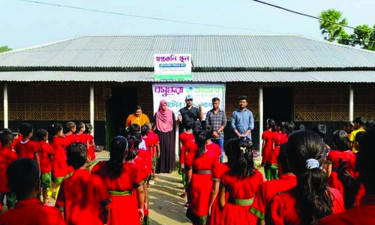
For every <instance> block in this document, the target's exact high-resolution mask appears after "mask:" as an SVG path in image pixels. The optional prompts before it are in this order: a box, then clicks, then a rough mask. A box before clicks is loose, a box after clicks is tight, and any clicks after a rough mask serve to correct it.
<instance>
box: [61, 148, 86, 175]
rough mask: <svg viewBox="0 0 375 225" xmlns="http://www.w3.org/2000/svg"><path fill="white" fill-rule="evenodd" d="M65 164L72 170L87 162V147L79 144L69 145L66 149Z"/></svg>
mask: <svg viewBox="0 0 375 225" xmlns="http://www.w3.org/2000/svg"><path fill="white" fill-rule="evenodd" d="M66 156H67V158H68V159H67V160H66V162H67V164H68V165H70V166H72V167H73V168H74V169H79V168H80V167H82V166H83V165H85V163H86V162H87V147H86V145H85V144H82V143H80V142H77V143H73V144H70V145H69V146H68V147H66Z"/></svg>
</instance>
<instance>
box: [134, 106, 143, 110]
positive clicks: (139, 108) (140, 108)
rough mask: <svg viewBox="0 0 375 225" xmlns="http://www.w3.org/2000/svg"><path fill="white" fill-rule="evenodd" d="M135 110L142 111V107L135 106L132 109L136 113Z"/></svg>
mask: <svg viewBox="0 0 375 225" xmlns="http://www.w3.org/2000/svg"><path fill="white" fill-rule="evenodd" d="M137 110H142V106H141V105H137V106H136V107H135V109H134V112H136V111H137Z"/></svg>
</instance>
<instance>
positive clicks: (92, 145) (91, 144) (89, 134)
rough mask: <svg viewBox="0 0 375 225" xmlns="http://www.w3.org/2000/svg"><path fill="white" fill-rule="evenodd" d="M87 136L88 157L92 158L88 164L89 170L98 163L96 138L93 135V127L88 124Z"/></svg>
mask: <svg viewBox="0 0 375 225" xmlns="http://www.w3.org/2000/svg"><path fill="white" fill-rule="evenodd" d="M85 134H86V135H87V144H88V145H87V155H88V156H89V157H90V162H89V163H88V164H87V165H88V168H92V167H93V166H94V165H95V164H96V163H97V160H96V155H95V141H94V136H93V135H92V125H91V124H89V123H86V130H85Z"/></svg>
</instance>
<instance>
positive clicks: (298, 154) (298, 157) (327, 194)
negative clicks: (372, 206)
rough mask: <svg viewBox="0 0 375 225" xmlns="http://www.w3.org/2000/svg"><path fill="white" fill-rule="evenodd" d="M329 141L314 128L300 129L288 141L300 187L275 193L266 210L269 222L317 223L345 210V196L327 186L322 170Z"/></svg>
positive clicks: (267, 222) (288, 154)
mask: <svg viewBox="0 0 375 225" xmlns="http://www.w3.org/2000/svg"><path fill="white" fill-rule="evenodd" d="M325 150H326V149H325V144H324V142H323V140H322V139H321V138H320V137H319V135H317V134H316V133H314V132H312V131H297V132H294V133H293V134H291V135H290V137H289V139H288V142H287V144H286V152H287V159H288V163H289V165H290V168H291V170H292V171H293V173H294V174H295V175H296V177H297V186H296V187H295V188H294V189H292V190H289V191H287V192H284V193H279V194H277V195H275V196H274V197H273V198H272V200H271V201H270V203H269V204H268V206H267V209H266V215H265V222H266V224H267V225H268V224H290V225H294V224H296V225H297V224H306V225H309V224H311V225H312V224H315V223H316V222H317V221H318V220H319V219H321V218H323V217H325V216H328V215H330V214H332V213H339V212H342V211H344V210H345V208H344V203H343V199H342V195H341V194H340V192H339V191H338V190H336V189H332V188H329V187H328V186H327V176H326V174H325V172H324V171H323V170H322V169H321V165H322V162H323V161H324V158H325V154H326V153H325Z"/></svg>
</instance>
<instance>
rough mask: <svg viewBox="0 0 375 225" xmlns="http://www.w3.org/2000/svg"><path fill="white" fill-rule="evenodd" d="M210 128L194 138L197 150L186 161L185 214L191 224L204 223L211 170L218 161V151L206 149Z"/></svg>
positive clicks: (210, 185)
mask: <svg viewBox="0 0 375 225" xmlns="http://www.w3.org/2000/svg"><path fill="white" fill-rule="evenodd" d="M212 133H213V130H212V128H211V129H209V127H208V128H207V129H204V130H201V131H200V132H199V133H198V134H197V136H196V139H195V142H196V144H197V147H198V149H197V151H196V153H195V155H194V158H193V160H192V163H191V164H190V163H187V164H186V165H185V166H186V168H187V170H188V171H187V180H188V188H189V192H188V194H189V198H188V200H189V204H188V210H187V212H186V216H187V217H188V218H189V219H190V220H191V221H192V222H193V224H206V221H207V216H208V208H209V202H210V196H211V190H212V185H213V181H212V179H211V178H212V171H213V169H214V168H215V166H216V165H217V164H218V163H219V156H220V155H218V153H217V152H216V151H215V150H214V149H207V148H206V143H207V140H208V139H209V138H210V137H211V136H212Z"/></svg>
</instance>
